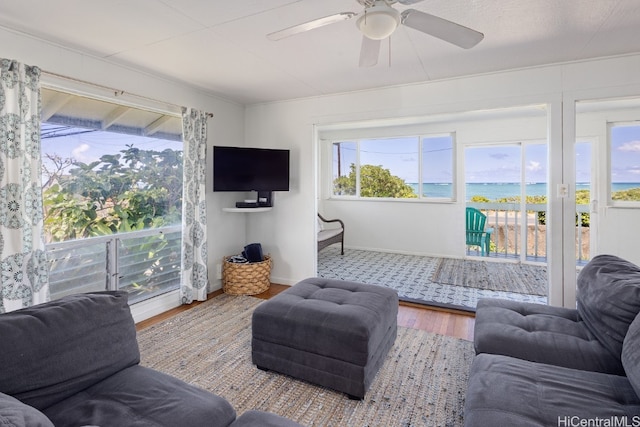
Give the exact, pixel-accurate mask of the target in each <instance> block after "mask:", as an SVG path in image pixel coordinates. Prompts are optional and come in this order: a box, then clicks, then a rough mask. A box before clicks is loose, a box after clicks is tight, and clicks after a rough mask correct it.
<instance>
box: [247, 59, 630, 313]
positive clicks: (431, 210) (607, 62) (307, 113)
mask: <svg viewBox="0 0 640 427" xmlns="http://www.w3.org/2000/svg"><path fill="white" fill-rule="evenodd" d="M638 71H640V56H638V55H635V56H626V57H617V58H605V59H600V60H594V61H585V62H580V63H572V64H564V65H549V66H545V67H536V68H531V69H523V70H514V71H508V72H503V73H495V74H489V75H481V76H472V77H467V78H458V79H452V80H446V81H438V82H430V83H423V84H413V85H405V86H398V87H390V88H382V89H378V90H369V91H361V92H355V93H348V94H338V95H330V96H323V97H317V98H310V99H301V100H291V101H286V102H274V103H267V104H259V105H252V106H248V107H247V110H246V118H245V136H246V141H247V145H256V146H264V147H285V148H291V149H292V150H293V152H294V153H295V156H294V157H293V159H294V160H293V162H294V164H293V167H294V171H293V174H292V191H291V192H289V193H279V194H278V196H279V200H278V204H277V205H276V207H275V208H274V210H273V211H272V212H271V213H269V214H268V215H262V216H252V217H251V218H249V219H248V221H249V226H248V238H249V239H250V240H254V241H261V242H262V243H263V245H266V246H268V247H271V248H274V249H273V250H274V251H275V248H277V254H276V256H275V257H274V268H273V277H274V280H275V279H277V280H278V281H280V282H281V283H295V282H297V281H298V280H300V279H302V278H304V277H307V276H313V275H315V268H316V250H315V240H314V236H315V224H316V221H315V214H316V200H317V197H319V194H318V190H317V188H318V185H317V182H316V176H317V168H318V166H317V165H318V152H319V148H318V141H317V140H316V135H317V130H319V129H320V130H321V129H324V128H325V127H326V128H332V127H336V126H337V127H340V125H341V124H344V123H347V122H359V121H365V120H388V119H404V118H411V117H420V116H427V117H428V116H431V115H434V114H448V113H457V112H467V111H476V110H486V109H494V108H507V107H512V106H522V105H533V104H547V105H548V108H549V111H550V113H549V116H548V121H547V123H548V126H546V128H547V129H548V130H547V132H548V135H547V136H548V140H549V143H550V151H551V153H552V159H551V161H550V165H551V167H553V168H554V169H553V172H552V173H551V178H550V181H549V182H550V185H551V186H552V187H551V188H555V184H558V183H560V182H562V180H563V179H564V180H565V181H567V180H568V179H570V178H571V173H570V171H569V169H570V168H567V167H566V162H567V160H564V159H563V157H565V156H562V155H560V156H558V153H560V154H561V153H562V151H563V147H564V150H567V153H571V155H572V150H573V146H572V144H569V143H565V142H563V135H565V138H566V136H567V135H572V134H573V133H574V132H575V130H568V129H567V126H569V127H570V126H572V125H573V123H572V122H571V121H566V120H563V114H562V113H563V111H564V112H565V113H566V112H571V113H573V106H566V105H564V106H563V104H562V100H563V98H567V99H570V100H571V99H581V97H587V96H594V95H597V96H600V97H606V96H612V95H609V94H610V93H611V94H612V93H618V92H629V93H630V94H637V93H640V89H639V88H638V87H637V86H638V85H640V72H638ZM363 72H366V71H364V70H363ZM567 92H570V94H571V96H567ZM563 108H564V110H563ZM563 123H566V124H565V127H564V128H563ZM567 155H568V154H567ZM296 159H297V160H298V161H299V163H295V161H296ZM563 166H564V167H563ZM565 169H566V170H567V171H565ZM573 176H575V174H574V175H573ZM567 182H568V181H567ZM281 194H282V196H281ZM552 196H553V195H552ZM570 204H571V201H567V200H561V199H558V198H556V197H552V199H551V200H550V209H551V211H552V212H551V214H552V215H553V216H554V218H556V219H554V220H553V221H554V222H553V223H552V224H550V229H551V231H550V232H551V233H554V232H555V235H556V236H559V237H558V238H560V239H562V238H564V239H567V240H569V238H568V236H570V233H569V232H565V233H564V234H558V231H559V230H561V229H562V220H563V219H562V215H560V213H561V212H562V209H563V206H564V205H567V206H569V205H570ZM395 206H396V205H395V204H394V208H393V213H391V208H390V207H389V206H387V205H383V204H382V203H379V202H358V203H353V208H352V209H353V210H354V212H355V214H354V217H357V218H358V222H357V223H355V224H353V223H349V224H348V226H349V227H351V228H352V229H353V230H354V232H358V233H363V236H360V239H361V242H362V243H361V244H362V245H368V244H371V245H372V246H374V247H375V246H377V245H379V243H373V242H372V240H371V239H369V238H368V237H367V234H369V235H370V234H371V233H377V234H378V235H381V236H391V235H394V234H395V233H397V232H401V233H406V232H408V229H409V228H410V227H416V225H415V224H416V219H417V218H420V219H424V221H421V222H422V223H423V224H424V227H429V228H426V229H425V233H427V234H428V235H429V236H430V240H433V241H437V242H438V244H439V250H446V251H451V252H452V253H454V252H455V251H456V249H455V248H454V246H455V243H451V242H450V241H451V240H453V239H459V238H460V236H457V235H456V234H455V233H451V232H450V230H454V229H455V227H453V223H452V221H454V218H456V217H457V216H459V215H460V212H459V211H460V209H461V207H460V206H459V204H449V205H447V204H437V205H436V204H409V203H407V204H406V206H404V205H403V207H402V208H401V209H400V210H396V209H395ZM322 207H323V209H327V210H328V211H329V213H328V215H329V216H331V214H330V212H331V210H332V209H333V202H331V201H324V200H323V201H322ZM570 208H571V207H570V206H569V207H568V208H567V209H570ZM573 212H575V211H573ZM567 218H568V217H567V215H565V218H564V220H565V221H566V220H567ZM619 227H620V232H621V233H622V232H623V225H619ZM443 230H447V232H443ZM561 248H562V246H561V245H560V246H558V245H557V244H554V245H552V247H551V250H552V254H551V256H553V257H555V258H554V259H555V260H556V263H555V265H556V266H554V267H552V269H560V268H561V264H562V262H561V260H562V256H564V255H565V254H566V251H564V250H561ZM410 250H411V251H415V252H422V253H428V252H430V251H431V250H430V249H429V248H428V247H425V248H423V247H421V246H419V245H418V244H417V243H415V242H414V245H413V246H412V247H411V248H410ZM564 271H565V273H566V272H567V271H569V268H568V267H567V268H566V269H565V270H564ZM574 271H575V269H574ZM562 274H563V273H562V271H561V270H557V271H556V272H552V278H553V279H554V280H555V281H556V282H559V281H560V280H564V281H565V284H564V285H563V284H560V283H557V284H555V285H554V284H552V286H557V287H563V286H566V285H567V284H568V285H569V286H570V285H571V279H568V278H566V277H563V276H562ZM565 275H566V274H565ZM573 281H574V282H575V278H574V279H573ZM565 293H566V292H565ZM552 294H553V295H552V301H553V303H555V304H568V305H572V301H570V300H571V295H570V293H568V294H567V295H569V297H568V299H567V298H565V300H564V301H563V292H562V290H561V289H560V290H559V291H557V292H553V293H552Z"/></svg>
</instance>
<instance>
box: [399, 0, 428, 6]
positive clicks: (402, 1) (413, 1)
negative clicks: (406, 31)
mask: <svg viewBox="0 0 640 427" xmlns="http://www.w3.org/2000/svg"><path fill="white" fill-rule="evenodd" d="M421 1H424V0H398V3H400V4H403V5H405V6H410V5H412V4H416V3H420V2H421Z"/></svg>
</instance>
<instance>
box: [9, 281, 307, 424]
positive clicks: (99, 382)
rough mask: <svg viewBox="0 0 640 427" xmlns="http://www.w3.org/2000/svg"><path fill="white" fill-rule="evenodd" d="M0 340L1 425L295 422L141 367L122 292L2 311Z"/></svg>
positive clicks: (133, 331) (73, 298)
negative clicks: (238, 407)
mask: <svg viewBox="0 0 640 427" xmlns="http://www.w3.org/2000/svg"><path fill="white" fill-rule="evenodd" d="M0 340H1V343H2V348H1V350H0V366H2V369H0V425H2V426H28V427H38V426H43V427H45V426H46V427H51V426H54V425H55V426H57V427H65V426H88V425H92V426H103V427H106V426H118V427H121V426H127V427H146V426H154V427H158V426H171V427H174V426H180V425H183V426H229V425H233V426H234V427H238V426H251V425H254V426H258V425H259V426H269V425H273V426H282V425H288V426H298V424H296V423H294V422H292V421H289V420H286V419H284V418H281V417H278V416H276V415H274V414H268V413H264V412H258V411H250V412H246V413H245V414H243V415H242V416H241V417H239V418H238V419H237V420H236V412H235V410H234V409H233V407H232V406H231V405H230V404H229V403H228V402H227V401H226V400H225V399H223V398H222V397H219V396H216V395H214V394H212V393H209V392H207V391H205V390H202V389H200V388H197V387H194V386H192V385H189V384H187V383H185V382H183V381H180V380H178V379H176V378H173V377H171V376H169V375H166V374H163V373H161V372H158V371H155V370H152V369H149V368H146V367H143V366H140V365H139V362H140V353H139V350H138V343H137V340H136V329H135V325H134V321H133V318H132V316H131V312H130V310H129V305H128V303H127V293H126V292H97V293H90V294H78V295H72V296H68V297H65V298H62V299H59V300H55V301H52V302H48V303H45V304H40V305H36V306H33V307H29V308H25V309H22V310H17V311H14V312H10V313H5V314H1V315H0Z"/></svg>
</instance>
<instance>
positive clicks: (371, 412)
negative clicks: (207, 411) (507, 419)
mask: <svg viewBox="0 0 640 427" xmlns="http://www.w3.org/2000/svg"><path fill="white" fill-rule="evenodd" d="M261 302H262V301H261V300H259V299H257V298H253V297H247V296H229V295H221V296H218V297H216V298H213V299H212V300H210V301H208V302H206V303H204V304H201V305H199V306H197V307H195V308H193V309H191V310H187V311H185V312H183V313H181V314H179V315H177V316H175V317H173V318H171V319H168V320H166V321H164V322H162V323H159V324H157V325H154V326H151V327H149V328H146V329H144V330H142V331H140V332H138V342H139V344H140V351H141V354H142V364H143V365H145V366H148V367H151V368H154V369H157V370H159V371H162V372H166V373H168V374H170V375H173V376H175V377H178V378H180V379H182V380H184V381H186V382H188V383H191V384H194V385H196V386H199V387H202V388H204V389H206V390H209V391H211V392H213V393H215V394H218V395H220V396H223V397H224V398H225V399H227V400H228V401H229V402H230V403H231V404H232V405H233V407H234V408H235V409H236V411H237V413H238V415H240V414H242V413H243V412H245V411H247V410H249V409H258V410H263V411H269V412H273V413H276V414H279V415H282V416H285V417H287V418H290V419H292V420H294V421H297V422H299V423H300V424H303V425H305V426H353V427H359V426H405V427H409V426H462V424H463V418H462V415H463V405H464V395H465V392H466V388H467V380H468V374H469V367H470V364H471V360H472V358H473V344H472V343H471V342H469V341H465V340H460V339H456V338H451V337H446V336H442V335H436V334H431V333H428V332H425V331H419V330H414V329H407V328H399V331H398V338H397V340H396V344H395V345H394V347H393V348H392V349H391V350H390V352H389V355H388V357H387V360H386V361H385V363H384V365H383V367H382V369H381V370H380V372H378V375H377V376H376V378H375V380H374V382H373V384H372V386H371V388H370V389H369V391H368V392H367V395H366V396H365V398H364V400H362V401H353V400H349V398H348V397H347V396H346V395H345V394H343V393H339V392H335V391H332V390H329V389H326V388H323V387H320V386H315V385H312V384H309V383H306V382H304V381H300V380H296V379H294V378H291V377H288V376H285V375H280V374H277V373H274V372H263V371H260V370H258V369H257V368H256V367H255V366H254V365H253V364H252V363H251V313H252V312H253V309H254V308H255V307H256V306H257V305H258V304H260V303H261Z"/></svg>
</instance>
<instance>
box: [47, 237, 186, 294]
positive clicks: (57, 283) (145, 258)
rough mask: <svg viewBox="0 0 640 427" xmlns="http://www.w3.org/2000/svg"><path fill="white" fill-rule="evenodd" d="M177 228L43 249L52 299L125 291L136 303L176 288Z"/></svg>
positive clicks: (51, 246)
mask: <svg viewBox="0 0 640 427" xmlns="http://www.w3.org/2000/svg"><path fill="white" fill-rule="evenodd" d="M181 241H182V234H181V226H180V225H176V226H171V227H163V228H151V229H145V230H141V231H134V232H131V233H120V234H114V235H110V236H100V237H92V238H88V239H80V240H70V241H67V242H57V243H50V244H47V245H46V248H47V256H48V259H49V262H50V272H49V287H50V289H51V298H52V299H57V298H60V297H63V296H65V295H69V294H73V293H79V292H92V291H104V290H118V289H120V290H126V291H127V292H129V302H130V303H135V302H140V301H143V300H145V299H148V298H151V297H154V296H156V295H160V294H163V293H166V292H169V291H171V290H174V289H177V288H178V287H179V286H180V261H181Z"/></svg>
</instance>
